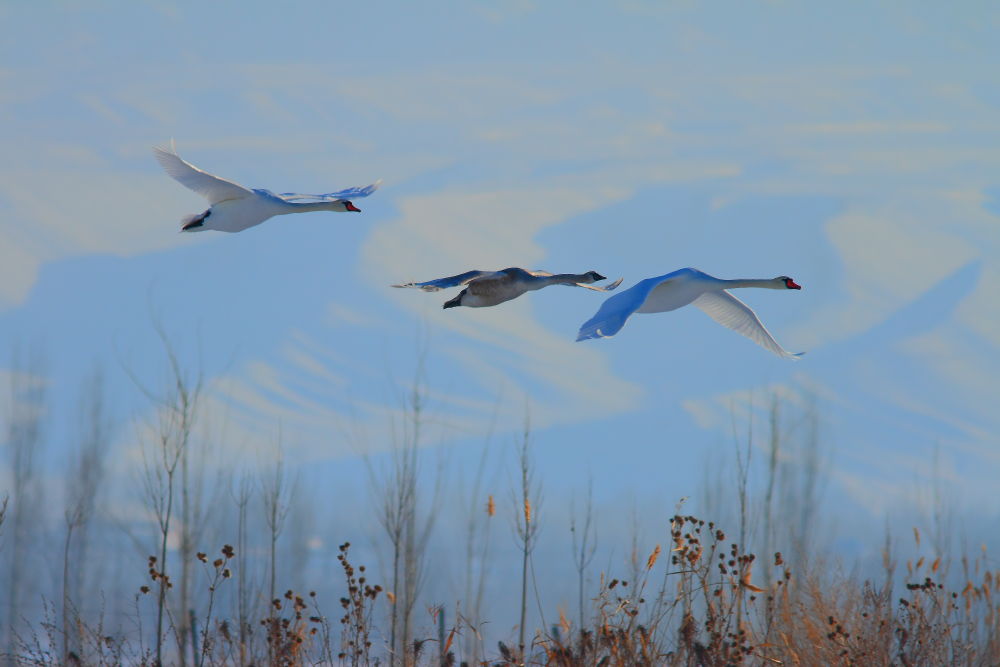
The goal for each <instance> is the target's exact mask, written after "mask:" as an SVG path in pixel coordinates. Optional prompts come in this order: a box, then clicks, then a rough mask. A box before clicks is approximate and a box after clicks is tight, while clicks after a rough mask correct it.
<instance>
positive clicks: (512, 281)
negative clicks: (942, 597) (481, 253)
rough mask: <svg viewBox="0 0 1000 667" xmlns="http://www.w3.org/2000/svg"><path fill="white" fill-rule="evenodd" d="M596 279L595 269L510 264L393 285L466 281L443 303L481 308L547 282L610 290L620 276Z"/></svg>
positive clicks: (429, 288) (428, 287)
mask: <svg viewBox="0 0 1000 667" xmlns="http://www.w3.org/2000/svg"><path fill="white" fill-rule="evenodd" d="M598 280H605V277H604V276H602V275H601V274H599V273H597V272H596V271H588V272H587V273H559V274H552V273H549V272H547V271H525V270H524V269H519V268H516V267H512V268H509V269H503V270H500V271H467V272H465V273H460V274H458V275H457V276H449V277H447V278H438V279H437V280H428V281H427V282H423V283H406V284H404V285H393V287H416V288H419V289H422V290H424V291H425V292H436V291H438V290H440V289H444V288H446V287H457V286H459V285H467V287H466V288H465V289H464V290H462V292H461V293H460V294H459V295H458V296H456V297H455V298H454V299H451V300H449V301H446V302H445V304H444V307H445V308H454V307H455V306H468V307H470V308H485V307H487V306H495V305H497V304H500V303H503V302H504V301H510V300H511V299H516V298H517V297H519V296H521V295H522V294H524V293H525V292H530V291H533V290H537V289H542V288H543V287H548V286H549V285H573V286H576V287H586V288H587V289H591V290H595V291H598V292H610V291H611V290H613V289H615V288H616V287H618V285H620V284H621V282H622V279H621V278H619V279H618V280H616V281H615V282H613V283H611V284H610V285H605V286H603V287H594V286H593V285H590V284H589V283H593V282H597V281H598Z"/></svg>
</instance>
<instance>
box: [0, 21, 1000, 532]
mask: <svg viewBox="0 0 1000 667" xmlns="http://www.w3.org/2000/svg"><path fill="white" fill-rule="evenodd" d="M0 24H2V25H3V26H4V27H3V29H2V30H0V145H2V146H3V150H2V156H0V344H2V349H5V350H6V349H11V348H12V347H13V346H14V345H15V344H17V343H21V344H26V343H27V342H28V341H38V345H40V346H41V347H42V348H43V349H44V350H45V352H46V356H47V363H46V366H45V372H46V374H47V376H48V379H49V381H50V383H51V392H52V397H53V410H54V415H56V416H57V422H59V423H57V424H56V425H55V426H54V427H53V429H52V430H51V431H50V436H51V438H50V439H51V441H52V447H51V449H52V450H55V451H57V450H58V448H59V447H60V444H59V443H61V442H65V441H66V440H67V438H68V434H69V433H70V432H71V428H72V427H73V423H71V422H72V419H71V417H70V416H71V415H72V414H73V410H74V408H75V400H76V398H75V397H76V393H77V391H78V387H79V383H80V382H81V381H82V379H83V377H84V376H85V375H86V373H87V372H88V371H89V369H90V368H91V367H92V366H93V365H94V364H95V363H98V364H103V365H106V366H107V368H108V381H109V388H110V390H111V393H112V396H113V398H114V404H115V409H116V413H117V414H118V416H119V418H121V419H136V420H141V419H142V418H143V417H144V416H148V415H147V414H146V411H148V406H147V405H146V404H145V402H144V401H143V399H142V397H141V396H140V395H139V394H138V392H136V391H135V390H134V388H132V386H131V384H130V381H129V380H128V378H127V377H126V375H125V373H124V372H123V371H122V367H123V366H127V367H129V368H132V369H133V370H134V372H135V373H136V374H137V375H139V376H141V377H144V378H150V381H151V382H153V383H155V381H156V379H157V378H160V377H162V374H163V364H162V357H161V356H160V355H159V344H158V340H157V338H156V335H155V333H154V331H153V328H152V325H151V320H152V318H153V317H154V316H155V317H158V318H159V319H160V320H161V321H162V322H163V324H164V327H165V328H166V330H167V331H168V332H169V334H170V335H171V337H172V338H173V339H174V341H175V343H176V345H177V346H178V347H179V349H180V350H181V352H182V355H183V357H184V359H185V360H186V361H188V363H190V364H192V365H193V364H195V363H197V359H198V355H200V358H201V359H202V363H203V367H204V372H205V374H206V378H207V380H208V381H209V387H210V396H209V398H208V399H206V413H207V414H210V415H212V416H213V417H214V418H217V420H218V421H220V422H225V424H226V426H225V429H226V433H227V434H228V435H227V438H228V439H227V441H226V442H225V443H224V445H220V447H225V448H226V450H225V453H226V454H227V455H228V456H230V457H249V456H250V454H249V453H250V452H254V451H256V450H257V449H259V448H260V447H262V446H265V445H268V444H269V443H270V442H271V441H272V440H273V438H274V437H275V434H276V433H277V432H278V430H279V425H280V430H281V432H282V437H283V439H284V440H285V441H286V443H287V444H288V446H289V450H290V452H291V460H292V461H294V462H298V463H308V464H309V467H310V469H312V470H324V471H326V472H327V474H328V475H330V476H333V477H336V475H346V473H343V472H339V473H338V472H336V471H344V470H356V469H357V465H356V462H357V452H358V451H359V449H363V448H366V447H371V448H375V449H378V448H382V447H384V446H385V445H386V444H387V443H388V441H389V429H388V428H387V423H388V419H387V418H388V417H391V416H393V415H396V414H398V411H399V408H400V404H399V396H400V395H401V393H402V392H404V391H405V390H406V387H407V386H408V385H409V384H410V382H411V381H412V379H413V377H414V375H415V373H416V368H417V366H418V360H419V359H420V358H421V357H423V358H424V364H425V376H424V379H425V380H426V382H427V387H428V391H429V396H430V398H431V403H430V410H431V413H432V414H433V427H432V429H431V431H432V439H433V441H435V442H438V441H440V442H447V443H453V444H454V445H456V447H457V450H456V451H459V452H462V451H466V450H467V451H470V452H471V451H477V449H476V448H478V444H479V443H480V442H481V440H482V438H483V434H484V433H485V432H486V431H487V430H488V429H489V425H490V424H491V422H492V421H493V419H494V418H495V417H496V419H497V420H498V422H499V424H500V430H501V433H500V434H499V435H498V441H503V442H509V440H510V438H511V437H512V436H511V433H513V432H514V431H516V430H517V429H518V428H519V427H520V422H521V420H522V417H523V414H524V411H525V404H526V402H527V403H528V404H530V411H531V415H532V421H533V426H534V429H535V434H536V438H537V440H536V443H537V461H538V464H539V468H540V471H541V476H542V477H543V478H544V480H545V483H546V485H547V487H549V489H550V491H549V493H548V496H549V500H548V502H549V504H550V505H557V504H559V503H562V502H563V500H564V499H565V498H567V497H568V495H569V493H570V492H571V491H573V490H574V489H576V490H580V489H582V487H583V484H584V481H583V480H584V479H585V478H586V476H587V474H588V473H589V472H594V473H595V474H596V473H599V474H596V477H597V479H596V480H595V493H596V495H597V496H598V498H599V499H601V500H602V502H605V503H608V504H615V503H624V502H626V501H624V500H622V499H623V498H638V499H640V501H643V502H644V500H643V499H649V502H650V503H653V502H661V501H663V502H670V503H672V502H673V500H674V499H676V498H678V497H680V496H685V495H690V494H694V493H696V492H697V487H698V485H699V484H700V480H701V479H702V473H701V470H702V467H703V465H704V463H703V462H704V454H705V453H710V454H712V455H713V456H714V457H716V458H718V457H724V456H726V455H727V453H728V452H730V451H731V437H730V429H731V424H732V419H731V416H730V413H731V411H732V410H733V409H735V410H736V411H737V416H738V418H739V419H743V418H744V414H743V412H741V411H742V410H744V409H745V406H746V405H747V402H748V401H747V398H748V397H749V396H751V395H753V396H754V397H755V399H754V400H755V402H756V405H758V406H759V405H760V404H761V403H763V400H764V397H765V396H766V395H767V394H768V392H769V391H771V390H774V389H777V390H779V391H782V392H785V393H786V395H788V396H789V400H792V401H794V400H797V399H796V397H797V396H800V395H802V394H808V395H811V396H815V397H817V400H818V403H819V406H820V412H821V415H822V420H823V421H822V436H823V439H824V443H825V445H826V446H827V449H828V453H829V463H828V465H827V466H826V469H825V471H824V472H825V473H826V478H827V480H828V481H827V491H826V501H827V502H828V503H830V505H831V506H833V505H841V506H843V504H844V503H847V506H849V507H852V508H864V511H865V512H866V513H867V516H869V517H870V519H871V520H872V523H873V525H881V522H882V518H883V517H884V516H886V515H887V513H888V514H889V515H892V513H894V512H901V511H905V510H907V509H908V508H910V507H912V506H913V504H914V502H916V501H917V500H918V499H920V498H922V497H926V496H925V495H922V494H923V493H924V491H925V490H926V489H927V488H928V487H929V486H930V485H931V484H932V482H933V480H934V478H937V479H938V482H937V483H938V484H941V485H943V486H944V488H946V489H947V492H948V494H949V497H950V498H952V501H953V502H954V503H955V504H956V505H957V506H958V507H960V508H963V509H965V510H969V511H972V510H975V512H977V513H980V516H983V515H985V516H986V517H989V518H991V519H992V518H993V517H995V516H996V514H997V510H998V509H1000V501H998V500H997V496H996V493H995V489H996V480H997V479H998V477H1000V439H998V436H997V433H998V432H1000V414H998V412H997V410H996V408H995V402H996V399H997V397H998V396H1000V379H998V378H1000V354H998V351H1000V308H998V307H997V298H996V294H995V285H996V284H997V283H998V281H1000V217H998V208H997V196H998V195H997V192H998V188H1000V149H998V148H997V147H998V146H1000V92H998V87H997V71H998V67H1000V50H998V49H997V48H996V45H995V39H996V34H997V33H998V30H1000V10H997V9H996V8H995V7H994V6H993V5H992V4H991V3H960V4H951V5H948V4H944V3H906V4H905V5H904V4H895V3H893V4H890V3H880V4H875V3H838V4H837V5H836V7H834V6H832V5H829V4H827V3H811V2H805V3H786V2H769V3H737V2H732V3H722V4H719V3H710V4H709V3H692V2H668V3H665V2H618V3H604V5H603V6H602V7H600V8H587V9H582V8H581V6H580V4H579V3H548V2H547V3H532V2H509V3H493V2H489V3H487V2H481V3H471V2H456V3H431V4H427V3H420V4H419V5H417V4H404V3H350V4H341V3H327V2H301V3H294V6H292V7H289V6H286V4H282V5H281V6H280V7H279V6H278V5H277V4H271V3H268V4H264V3H252V2H251V3H172V2H129V3H126V2H96V3H95V2H87V3H81V2H49V3H42V2H37V3H5V4H4V5H2V6H0ZM171 137H173V138H174V139H176V141H177V147H178V150H179V152H180V154H181V155H182V156H184V157H185V158H186V159H188V160H189V161H191V162H193V163H194V164H196V165H198V166H199V167H202V168H204V169H206V170H208V171H211V172H213V173H217V174H220V175H222V176H224V177H227V178H231V179H234V180H236V181H238V182H240V183H243V184H245V185H247V186H250V187H266V188H269V189H272V190H275V191H282V192H283V191H298V192H328V191H330V190H333V189H337V188H342V187H347V186H351V185H361V184H365V183H369V182H371V181H372V180H374V179H376V178H383V179H384V185H383V187H382V189H381V190H380V191H379V192H378V193H376V194H375V195H373V196H372V197H370V198H368V199H366V200H364V201H362V202H359V205H360V206H361V208H362V209H363V213H362V214H360V215H352V216H350V217H348V216H345V215H333V214H320V213H317V214H310V215H308V216H294V217H287V218H279V219H275V220H272V221H270V222H268V223H265V224H264V225H262V226H260V227H257V228H254V229H251V230H249V231H247V232H243V233H241V234H237V235H225V234H214V233H208V234H197V235H180V234H178V233H177V229H178V224H179V220H180V218H181V217H182V216H183V215H184V214H187V213H193V212H197V211H201V210H203V209H204V207H205V204H204V202H203V201H202V200H201V199H200V198H199V197H197V196H196V195H194V194H193V193H190V192H188V191H186V190H185V189H184V188H182V187H181V186H179V185H178V184H177V183H175V182H173V181H172V180H170V179H169V178H168V177H166V176H165V175H164V174H163V173H162V172H161V171H160V169H159V167H158V165H157V164H156V162H155V160H153V158H152V156H151V153H150V147H151V146H152V145H153V144H158V143H162V142H165V141H167V140H168V139H170V138H171ZM512 265H513V266H524V267H526V268H544V269H547V270H550V271H556V272H570V271H572V272H582V271H586V270H589V269H595V270H598V271H600V272H601V273H603V274H604V275H607V276H609V277H612V278H616V277H618V276H624V278H625V282H624V287H628V286H630V285H632V284H634V283H635V282H636V281H638V280H640V279H642V278H645V277H649V276H652V275H658V274H663V273H666V272H668V271H671V270H674V269H676V268H680V267H683V266H696V267H698V268H701V269H703V270H705V271H707V272H709V273H713V274H715V275H719V276H721V277H773V276H775V275H781V274H787V275H790V276H793V277H794V278H795V279H796V281H798V282H799V283H800V284H802V285H803V287H804V289H803V290H802V291H801V292H789V293H783V292H763V291H762V292H758V291H748V292H745V293H743V294H741V295H740V296H741V297H743V298H745V300H746V301H747V302H748V303H749V304H750V305H751V306H752V307H753V308H755V309H756V310H757V312H758V313H759V314H760V315H761V317H762V319H763V320H764V322H765V323H766V324H767V325H768V327H769V328H770V329H771V331H772V332H773V333H774V334H775V336H776V338H777V339H778V340H779V342H781V343H782V344H783V345H784V346H785V347H786V348H788V349H790V350H794V351H799V350H804V351H806V352H807V355H806V356H805V358H804V359H803V361H801V362H800V363H797V364H796V363H791V362H787V361H784V360H781V359H778V358H777V357H773V356H771V355H769V354H768V353H767V352H765V351H763V350H762V349H760V348H757V347H756V346H754V345H753V344H752V343H750V342H749V341H747V340H744V339H742V338H740V337H739V336H736V335H734V334H732V333H731V332H729V331H726V330H724V329H722V328H721V327H719V326H718V325H716V324H714V323H713V322H711V321H710V320H709V319H708V318H706V317H705V316H704V315H703V314H702V313H700V312H697V311H693V310H692V311H691V312H687V311H680V312H677V313H671V314H666V315H659V316H639V317H636V318H635V319H634V320H633V321H630V322H629V324H628V325H627V326H626V328H625V329H624V330H623V331H622V332H621V334H620V335H619V336H617V337H616V338H614V339H610V340H602V341H590V342H586V343H579V344H578V343H574V342H573V339H574V337H575V333H576V330H577V327H578V326H579V325H580V323H582V322H583V321H584V320H586V319H587V318H589V317H590V316H591V315H592V314H593V313H594V312H595V311H596V310H597V308H598V307H599V305H600V302H601V300H602V298H603V297H602V296H601V295H599V294H595V293H593V292H590V291H586V290H568V289H560V288H551V289H548V290H544V291H542V292H538V293H534V294H530V295H527V296H526V297H523V298H521V299H518V300H517V301H514V302H510V303H508V304H504V305H503V306H501V307H498V308H492V309H483V310H472V309H452V310H447V311H445V310H442V309H441V307H440V305H441V303H442V302H443V301H444V300H445V299H447V298H449V297H448V295H446V294H445V293H439V294H423V293H419V292H415V291H409V290H392V289H391V288H389V287H388V286H389V285H390V284H391V283H396V282H402V281H407V280H427V279H430V278H435V277H439V276H444V275H450V274H454V273H458V272H461V271H465V270H468V269H472V268H501V267H504V266H512ZM4 365H6V362H4ZM120 434H121V442H120V443H119V445H118V446H119V447H120V448H121V452H122V458H121V460H123V461H129V460H134V458H133V457H134V451H133V448H134V444H133V442H132V441H133V440H134V436H135V429H131V428H123V429H121V430H120ZM935 449H936V450H937V454H936V456H937V459H936V460H937V465H936V467H935V466H932V465H931V461H932V458H933V456H934V454H933V452H934V451H935ZM57 458H58V457H57ZM352 466H353V467H352ZM123 469H124V466H123ZM123 474H124V473H123ZM499 479H500V483H501V485H503V484H505V479H506V478H505V477H504V475H503V474H501V475H500V477H499ZM650 506H651V507H652V506H653V505H652V504H651V505H650ZM651 511H652V510H651ZM655 511H656V512H657V513H659V514H660V516H665V515H666V511H663V512H661V509H660V506H657V507H656V510H655ZM871 546H872V548H877V546H878V545H875V544H873V545H871Z"/></svg>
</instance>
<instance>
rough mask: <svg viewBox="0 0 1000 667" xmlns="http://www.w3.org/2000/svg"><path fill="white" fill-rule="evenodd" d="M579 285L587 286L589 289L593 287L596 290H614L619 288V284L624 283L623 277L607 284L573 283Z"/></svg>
mask: <svg viewBox="0 0 1000 667" xmlns="http://www.w3.org/2000/svg"><path fill="white" fill-rule="evenodd" d="M573 284H574V285H576V286H577V287H586V288H587V289H592V290H594V291H595V292H613V291H614V290H616V289H618V286H619V285H621V284H622V279H621V278H619V279H618V280H616V281H614V282H613V283H608V284H607V285H588V284H587V283H573Z"/></svg>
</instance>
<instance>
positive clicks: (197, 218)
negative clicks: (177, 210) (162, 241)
mask: <svg viewBox="0 0 1000 667" xmlns="http://www.w3.org/2000/svg"><path fill="white" fill-rule="evenodd" d="M210 215H212V209H208V210H207V211H205V212H204V213H202V214H201V215H192V216H189V217H187V218H185V219H184V223H183V225H182V226H181V231H182V232H190V231H191V230H194V229H197V228H198V227H201V226H203V225H204V224H205V218H207V217H208V216H210Z"/></svg>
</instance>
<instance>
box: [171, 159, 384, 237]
mask: <svg viewBox="0 0 1000 667" xmlns="http://www.w3.org/2000/svg"><path fill="white" fill-rule="evenodd" d="M153 153H154V155H156V159H157V161H158V162H159V163H160V166H161V167H163V170H164V171H166V172H167V174H169V175H170V176H171V177H172V178H173V179H174V180H176V181H177V182H178V183H180V184H181V185H183V186H184V187H186V188H190V189H191V190H194V191H195V192H197V193H198V194H200V195H201V196H203V197H205V199H207V200H208V202H209V203H210V204H211V206H210V207H209V208H208V210H207V211H205V212H203V213H198V214H196V215H189V216H186V217H185V218H184V219H183V220H182V221H181V231H182V232H203V231H206V230H209V229H214V230H216V231H220V232H241V231H243V230H244V229H247V228H249V227H253V226H254V225H259V224H260V223H262V222H264V221H265V220H267V219H268V218H270V217H273V216H275V215H284V214H286V213H306V212H308V211H356V212H358V213H360V212H361V209H359V208H358V207H357V206H355V205H354V204H353V203H351V199H357V198H359V197H367V196H368V195H370V194H371V193H373V192H375V190H376V189H378V186H379V184H380V183H381V181H376V182H375V183H372V184H371V185H366V186H364V187H361V188H347V189H346V190H340V191H339V192H329V193H327V194H322V195H300V194H296V193H294V192H284V193H282V194H275V193H273V192H271V191H270V190H263V189H254V190H251V189H250V188H245V187H243V186H242V185H240V184H238V183H234V182H232V181H227V180H226V179H224V178H219V177H218V176H213V175H212V174H209V173H208V172H206V171H202V170H201V169H199V168H198V167H196V166H194V165H193V164H191V163H190V162H186V161H184V160H182V159H181V156H179V155H178V154H177V151H176V150H175V149H174V142H173V141H171V142H170V145H169V146H156V147H155V148H153Z"/></svg>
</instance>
